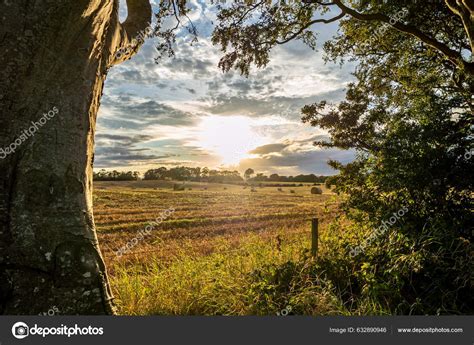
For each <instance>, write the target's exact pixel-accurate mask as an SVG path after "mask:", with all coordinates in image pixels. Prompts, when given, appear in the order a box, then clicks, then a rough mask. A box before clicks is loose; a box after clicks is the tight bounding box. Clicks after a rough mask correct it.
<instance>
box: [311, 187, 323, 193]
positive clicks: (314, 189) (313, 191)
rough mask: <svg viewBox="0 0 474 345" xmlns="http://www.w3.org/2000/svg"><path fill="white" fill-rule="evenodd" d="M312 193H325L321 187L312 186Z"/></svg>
mask: <svg viewBox="0 0 474 345" xmlns="http://www.w3.org/2000/svg"><path fill="white" fill-rule="evenodd" d="M311 194H323V190H322V189H321V188H319V187H313V188H311Z"/></svg>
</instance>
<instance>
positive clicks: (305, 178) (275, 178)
mask: <svg viewBox="0 0 474 345" xmlns="http://www.w3.org/2000/svg"><path fill="white" fill-rule="evenodd" d="M326 178H327V176H317V175H315V174H309V175H297V176H280V175H278V174H271V175H270V176H266V175H263V174H257V176H255V177H251V178H249V179H247V181H252V182H312V183H324V182H325V181H326Z"/></svg>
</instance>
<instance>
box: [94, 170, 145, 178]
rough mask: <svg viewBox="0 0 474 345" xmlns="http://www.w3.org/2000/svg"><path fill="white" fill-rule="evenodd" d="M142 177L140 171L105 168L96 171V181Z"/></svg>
mask: <svg viewBox="0 0 474 345" xmlns="http://www.w3.org/2000/svg"><path fill="white" fill-rule="evenodd" d="M138 179H140V173H139V172H138V171H117V170H113V171H106V170H105V169H102V170H100V171H99V172H97V173H94V181H136V180H138Z"/></svg>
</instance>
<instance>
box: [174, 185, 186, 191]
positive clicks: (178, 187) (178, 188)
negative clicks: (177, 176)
mask: <svg viewBox="0 0 474 345" xmlns="http://www.w3.org/2000/svg"><path fill="white" fill-rule="evenodd" d="M173 190H176V191H180V192H181V191H183V190H185V187H184V185H182V184H177V183H175V184H174V185H173Z"/></svg>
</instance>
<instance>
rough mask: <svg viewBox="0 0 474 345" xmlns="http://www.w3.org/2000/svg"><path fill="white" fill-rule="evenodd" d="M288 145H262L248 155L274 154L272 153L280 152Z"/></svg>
mask: <svg viewBox="0 0 474 345" xmlns="http://www.w3.org/2000/svg"><path fill="white" fill-rule="evenodd" d="M288 145H289V144H268V145H263V146H259V147H257V148H256V149H253V150H252V151H250V152H249V153H250V154H255V155H265V154H269V153H274V152H280V151H283V149H285V148H286V147H288Z"/></svg>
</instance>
